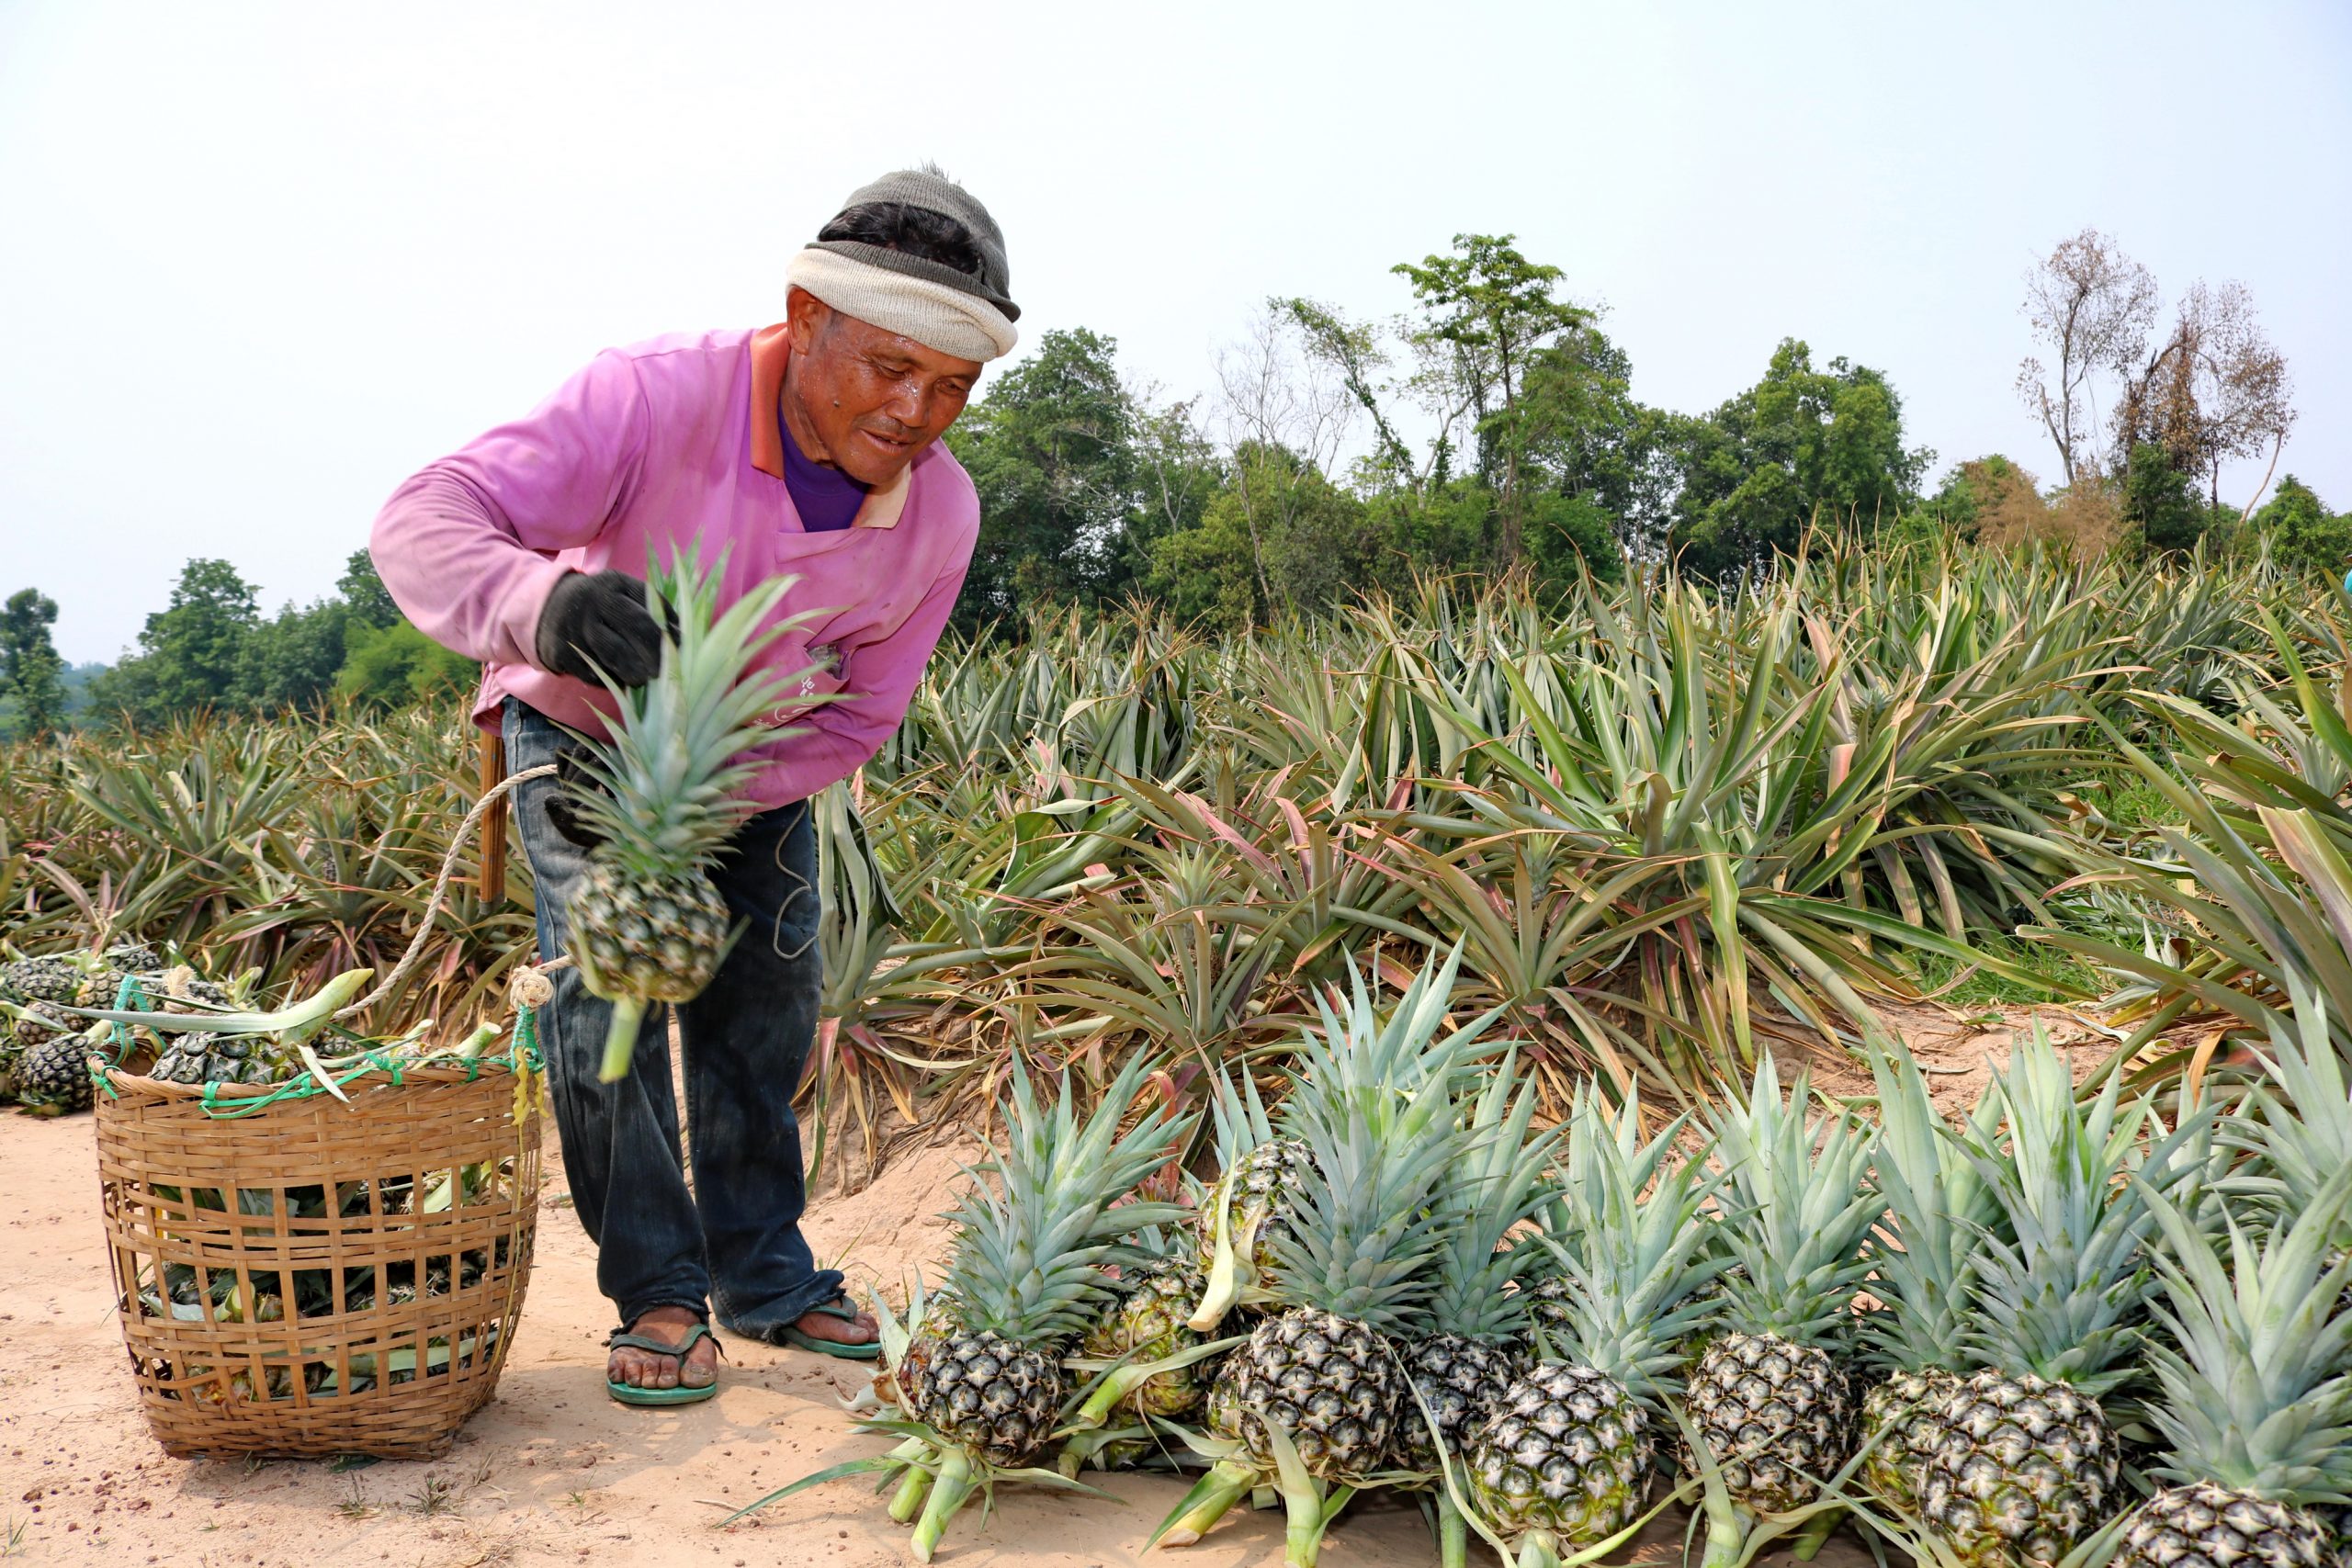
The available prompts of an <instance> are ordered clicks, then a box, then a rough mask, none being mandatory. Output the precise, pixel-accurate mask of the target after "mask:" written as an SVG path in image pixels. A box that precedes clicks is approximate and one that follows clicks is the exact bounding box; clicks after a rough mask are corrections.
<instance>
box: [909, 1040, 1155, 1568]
mask: <svg viewBox="0 0 2352 1568" xmlns="http://www.w3.org/2000/svg"><path fill="white" fill-rule="evenodd" d="M1149 1066H1150V1064H1149V1063H1148V1062H1147V1061H1146V1060H1145V1059H1144V1058H1142V1057H1140V1056H1138V1057H1137V1058H1136V1059H1135V1060H1134V1061H1132V1062H1130V1063H1129V1064H1128V1066H1127V1067H1126V1068H1125V1071H1123V1072H1122V1073H1121V1074H1120V1075H1119V1077H1117V1078H1116V1079H1115V1080H1114V1081H1113V1083H1112V1084H1111V1085H1110V1086H1109V1088H1108V1089H1107V1090H1106V1092H1105V1093H1104V1096H1103V1102H1102V1104H1101V1105H1100V1106H1099V1107H1097V1109H1096V1110H1095V1111H1093V1113H1092V1114H1091V1115H1090V1116H1088V1117H1086V1118H1085V1119H1084V1121H1083V1122H1082V1123H1081V1122H1080V1118H1079V1116H1078V1113H1077V1111H1076V1110H1075V1109H1074V1107H1073V1104H1072V1100H1071V1091H1070V1089H1069V1085H1068V1084H1067V1083H1065V1084H1064V1085H1063V1087H1062V1089H1061V1092H1060V1095H1059V1097H1058V1099H1057V1100H1056V1101H1055V1102H1054V1103H1053V1104H1052V1105H1050V1106H1048V1105H1046V1104H1044V1103H1042V1102H1041V1101H1040V1100H1039V1099H1038V1096H1037V1094H1036V1091H1035V1086H1034V1084H1033V1083H1032V1081H1031V1079H1030V1077H1029V1075H1028V1073H1027V1071H1026V1070H1025V1068H1023V1066H1022V1065H1021V1062H1020V1059H1019V1057H1018V1056H1016V1057H1015V1058H1014V1062H1013V1075H1012V1094H1011V1097H1010V1099H1009V1100H1008V1102H1007V1104H1006V1107H1005V1131H1006V1137H1005V1144H1004V1147H1003V1148H1002V1149H1001V1151H998V1152H996V1153H995V1154H994V1155H993V1156H992V1157H991V1158H990V1159H989V1160H988V1161H987V1162H986V1163H985V1164H983V1165H982V1166H981V1167H980V1168H979V1170H978V1174H979V1175H980V1176H982V1177H983V1178H986V1179H984V1180H983V1181H981V1182H979V1183H977V1184H976V1185H975V1187H974V1189H973V1190H972V1192H971V1193H970V1195H969V1196H967V1198H966V1200H965V1201H964V1202H963V1203H961V1204H960V1205H958V1206H957V1208H956V1210H955V1211H954V1212H953V1214H952V1216H951V1217H952V1219H953V1220H954V1222H955V1225H956V1244H955V1252H954V1256H953V1257H952V1258H951V1259H950V1261H949V1264H948V1268H947V1276H946V1284H945V1290H944V1293H947V1294H949V1295H950V1296H951V1297H952V1306H951V1308H950V1309H949V1310H947V1311H944V1312H941V1311H937V1310H926V1311H925V1312H924V1314H923V1316H922V1323H921V1324H920V1325H919V1328H918V1332H917V1334H916V1337H914V1338H913V1339H912V1341H911V1342H910V1344H909V1345H908V1347H907V1349H906V1352H905V1353H904V1354H903V1355H902V1356H900V1357H899V1358H898V1359H896V1360H895V1361H894V1363H893V1368H892V1371H893V1374H894V1376H895V1378H896V1381H897V1386H898V1389H899V1393H900V1396H901V1399H902V1402H903V1404H904V1405H905V1407H906V1410H907V1413H908V1415H909V1416H910V1422H909V1423H908V1424H907V1428H906V1429H907V1430H908V1431H909V1432H910V1435H912V1436H914V1437H916V1438H919V1439H920V1441H921V1443H922V1445H923V1446H924V1447H925V1448H927V1449H928V1450H929V1453H928V1455H927V1456H926V1457H924V1458H923V1460H922V1463H921V1464H918V1465H916V1466H915V1467H914V1468H916V1469H918V1470H923V1471H926V1472H928V1473H930V1475H931V1479H930V1483H929V1488H928V1496H927V1498H926V1499H925V1500H924V1502H923V1506H922V1517H921V1518H920V1520H919V1521H918V1522H917V1524H916V1527H915V1536H914V1543H913V1545H914V1554H915V1556H916V1558H917V1559H918V1560H919V1561H922V1562H929V1561H930V1560H931V1556H932V1553H933V1551H935V1550H936V1549H937V1547H938V1544H939V1540H940V1537H941V1535H942V1534H943V1532H944V1530H945V1529H946V1527H947V1524H948V1521H949V1520H950V1519H952V1518H953V1517H955V1515H956V1511H957V1510H958V1509H960V1508H961V1507H962V1506H963V1505H964V1503H965V1502H966V1501H967V1499H968V1498H969V1497H970V1495H971V1493H972V1490H973V1488H974V1487H975V1486H983V1487H986V1486H990V1485H992V1484H993V1483H994V1482H995V1481H996V1480H997V1479H999V1478H1001V1477H1002V1476H1005V1475H1008V1474H1019V1475H1023V1476H1024V1477H1026V1478H1029V1479H1035V1480H1041V1481H1048V1482H1058V1481H1060V1479H1061V1478H1060V1477H1058V1476H1056V1475H1053V1474H1052V1473H1051V1472H1040V1471H1037V1470H1036V1469H1035V1466H1036V1464H1037V1463H1038V1461H1040V1460H1041V1459H1043V1458H1044V1457H1045V1456H1046V1452H1047V1450H1048V1449H1049V1448H1050V1446H1051V1443H1052V1440H1053V1437H1054V1434H1055V1432H1056V1430H1057V1427H1058V1426H1059V1425H1060V1422H1061V1418H1062V1416H1063V1407H1064V1404H1065V1402H1066V1397H1067V1395H1068V1393H1069V1386H1068V1378H1067V1376H1066V1374H1065V1372H1064V1370H1063V1366H1062V1358H1063V1356H1064V1354H1065V1352H1066V1351H1067V1349H1068V1348H1069V1343H1070V1341H1072V1340H1074V1339H1075V1338H1076V1337H1078V1336H1079V1335H1080V1333H1082V1332H1083V1331H1084V1330H1085V1328H1086V1327H1087V1325H1089V1323H1090V1322H1091V1321H1092V1320H1093V1319H1094V1317H1095V1316H1096V1315H1097V1314H1098V1313H1099V1312H1100V1311H1101V1309H1102V1307H1103V1304H1104V1303H1106V1302H1107V1301H1108V1300H1109V1299H1110V1298H1111V1297H1112V1296H1113V1295H1114V1293H1115V1286H1114V1281H1113V1280H1112V1279H1111V1278H1110V1276H1109V1275H1108V1273H1107V1272H1106V1265H1114V1264H1120V1263H1127V1262H1136V1261H1140V1260H1142V1258H1143V1255H1141V1254H1139V1253H1137V1252H1136V1251H1135V1250H1134V1249H1132V1248H1130V1247H1125V1246H1124V1245H1123V1238H1125V1237H1126V1236H1129V1235H1133V1234H1134V1233H1135V1232H1136V1230H1137V1229H1139V1228H1140V1227H1142V1226H1146V1225H1156V1224H1170V1223H1171V1222H1174V1221H1177V1220H1181V1219H1182V1218H1183V1217H1184V1211H1183V1210H1182V1208H1180V1207H1179V1206H1177V1205H1175V1204H1171V1203H1156V1202H1146V1201H1123V1200H1126V1199H1127V1198H1128V1197H1129V1195H1130V1194H1131V1193H1133V1191H1134V1190H1135V1189H1136V1186H1137V1184H1138V1183H1140V1182H1141V1181H1142V1180H1143V1179H1145V1178H1146V1177H1148V1176H1149V1175H1150V1174H1151V1172H1152V1171H1153V1170H1154V1168H1157V1167H1158V1166H1159V1165H1160V1164H1161V1163H1162V1162H1164V1161H1165V1160H1166V1159H1167V1158H1168V1156H1169V1153H1170V1149H1171V1147H1174V1146H1181V1145H1182V1140H1183V1138H1184V1136H1185V1134H1186V1131H1187V1129H1186V1128H1185V1127H1184V1126H1183V1125H1182V1124H1181V1123H1179V1122H1177V1120H1176V1119H1175V1118H1174V1116H1173V1115H1172V1114H1171V1113H1170V1111H1169V1110H1168V1109H1167V1107H1166V1106H1165V1105H1164V1104H1158V1105H1155V1106H1154V1108H1153V1109H1151V1110H1150V1111H1146V1112H1145V1113H1144V1114H1143V1115H1142V1116H1141V1117H1139V1118H1138V1119H1137V1120H1136V1122H1135V1123H1134V1124H1133V1125H1132V1126H1130V1127H1129V1128H1127V1129H1126V1130H1125V1132H1122V1131H1121V1130H1120V1122H1121V1120H1122V1118H1123V1117H1124V1116H1125V1112H1126V1111H1127V1109H1128V1107H1129V1106H1131V1105H1132V1104H1133V1103H1134V1102H1135V1100H1136V1097H1137V1096H1138V1094H1139V1093H1141V1091H1142V1089H1143V1088H1144V1081H1145V1078H1146V1076H1147V1073H1148V1067H1149ZM933 1304H934V1306H935V1303H933ZM893 1429H899V1428H898V1427H894V1428H893ZM905 1481H906V1485H905V1487H904V1490H905V1491H907V1492H909V1493H913V1492H914V1491H915V1489H916V1488H917V1487H918V1486H919V1485H920V1484H921V1483H920V1482H919V1480H918V1478H917V1477H916V1476H915V1475H912V1474H910V1475H909V1476H907V1477H906V1478H905ZM907 1511H908V1512H910V1513H911V1508H909V1509H908V1510H907Z"/></svg>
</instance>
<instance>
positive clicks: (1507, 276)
mask: <svg viewBox="0 0 2352 1568" xmlns="http://www.w3.org/2000/svg"><path fill="white" fill-rule="evenodd" d="M1515 238H1516V236H1514V235H1510V234H1499V235H1497V234H1456V235H1455V236H1454V237H1453V254H1452V255H1430V256H1427V257H1424V258H1423V259H1422V261H1421V263H1420V265H1414V264H1413V263H1411V262H1399V263H1398V264H1397V265H1396V266H1394V267H1392V268H1390V269H1389V270H1390V271H1392V272H1395V273H1397V274H1398V275H1399V276H1403V277H1404V278H1406V279H1407V280H1408V282H1410V283H1411V284H1412V286H1413V294H1414V298H1415V299H1417V300H1418V301H1419V305H1420V308H1421V315H1422V325H1421V327H1420V328H1419V330H1418V331H1417V332H1416V333H1414V334H1413V335H1414V340H1415V343H1416V344H1417V346H1419V348H1421V349H1422V350H1423V352H1424V354H1425V355H1430V357H1431V358H1432V359H1433V361H1434V363H1435V364H1436V365H1437V366H1438V367H1440V368H1439V370H1438V374H1439V375H1440V376H1441V377H1442V378H1450V380H1451V383H1452V385H1453V389H1454V390H1455V391H1456V393H1457V394H1458V397H1459V400H1460V402H1461V403H1462V404H1463V405H1464V406H1465V407H1466V408H1467V410H1468V411H1469V412H1471V413H1472V414H1473V416H1474V418H1475V424H1474V428H1475V430H1476V434H1477V438H1478V475H1479V477H1480V478H1481V479H1484V480H1485V481H1486V482H1487V486H1488V487H1489V488H1491V489H1492V490H1493V491H1495V492H1496V495H1497V497H1498V524H1499V526H1498V530H1497V534H1496V539H1495V545H1496V550H1497V553H1498V556H1499V557H1500V558H1501V560H1502V561H1503V562H1504V563H1505V564H1509V563H1510V562H1513V561H1516V560H1517V559H1518V558H1519V557H1520V553H1521V541H1522V536H1523V534H1524V530H1525V524H1526V516H1525V507H1524V504H1523V498H1522V495H1521V479H1522V477H1523V473H1522V470H1523V469H1524V468H1525V466H1526V464H1525V458H1526V453H1527V446H1528V440H1529V434H1530V432H1529V429H1528V425H1527V421H1526V419H1525V410H1524V408H1523V406H1522V395H1523V393H1524V391H1525V389H1526V381H1527V378H1528V375H1529V372H1530V371H1531V370H1532V368H1533V367H1534V364H1535V361H1536V359H1537V357H1538V356H1539V355H1541V354H1542V353H1543V351H1544V349H1546V348H1548V347H1550V346H1552V345H1553V344H1555V343H1556V342H1557V341H1558V340H1559V338H1560V337H1561V336H1562V334H1564V333H1569V332H1572V331H1574V330H1575V329H1576V328H1577V327H1579V326H1581V325H1582V324H1584V323H1585V322H1586V321H1589V320H1590V319H1591V312H1590V311H1589V310H1583V309H1581V308H1579V307H1577V306H1575V305H1572V304H1569V303H1568V302H1566V300H1563V299H1555V298H1553V290H1554V289H1555V288H1557V287H1558V285H1559V282H1560V279H1561V278H1562V276H1565V275H1564V274H1562V272H1561V271H1560V269H1559V268H1558V267H1556V266H1548V265H1543V264H1541V263H1537V262H1532V261H1529V260H1528V259H1527V258H1526V257H1525V256H1524V255H1522V254H1520V252H1519V251H1518V249H1517V248H1516V247H1515V246H1514V245H1513V243H1512V241H1513V240H1514V239H1515Z"/></svg>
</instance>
